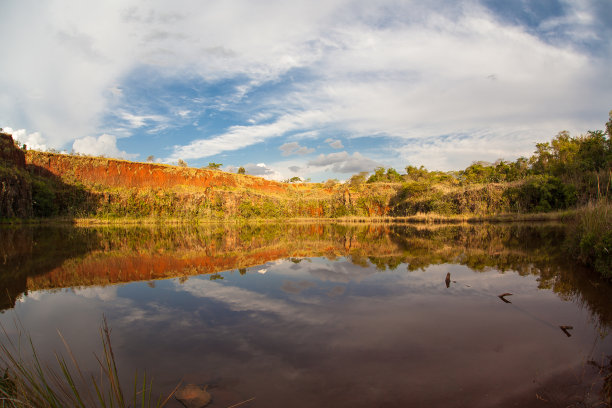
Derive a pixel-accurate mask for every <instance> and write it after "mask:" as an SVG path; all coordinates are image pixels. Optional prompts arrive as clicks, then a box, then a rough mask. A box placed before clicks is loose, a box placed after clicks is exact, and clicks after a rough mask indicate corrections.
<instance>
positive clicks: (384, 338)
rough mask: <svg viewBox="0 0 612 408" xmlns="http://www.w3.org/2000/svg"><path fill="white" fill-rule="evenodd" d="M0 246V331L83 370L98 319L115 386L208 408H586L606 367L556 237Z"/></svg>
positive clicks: (170, 233)
mask: <svg viewBox="0 0 612 408" xmlns="http://www.w3.org/2000/svg"><path fill="white" fill-rule="evenodd" d="M0 235H1V236H0V256H2V257H3V259H4V262H3V263H2V265H1V267H2V270H0V272H1V273H0V276H1V279H2V281H1V282H0V284H1V285H2V288H1V289H2V292H7V293H8V295H7V297H6V298H4V300H3V308H4V309H5V310H10V312H8V313H6V312H5V314H4V315H3V316H2V320H1V321H2V322H3V323H6V322H8V321H10V319H11V318H12V315H13V313H14V312H17V313H18V314H19V316H20V318H21V320H22V321H23V322H24V324H25V325H26V327H28V328H30V329H31V330H32V332H33V335H34V337H35V340H41V341H43V343H44V344H43V345H42V347H43V351H42V353H43V354H44V353H48V355H51V351H52V350H53V348H54V347H55V348H58V349H59V348H61V347H60V346H61V345H59V344H57V342H55V341H54V340H53V339H55V337H56V336H55V334H54V331H55V329H56V328H59V329H61V330H62V332H63V333H64V335H65V336H66V337H67V338H68V339H69V340H70V339H71V338H72V339H74V341H75V342H76V343H77V344H76V345H75V347H74V348H75V349H76V351H75V352H76V353H79V354H81V355H91V347H92V345H96V344H97V340H96V335H97V334H96V333H97V331H96V328H97V326H98V324H99V321H100V316H101V315H102V313H104V314H106V315H107V316H108V318H109V321H110V323H111V326H112V328H113V339H114V341H115V348H116V351H117V354H118V356H119V360H120V364H121V367H122V369H123V371H124V373H125V374H124V375H126V378H127V382H128V383H129V378H130V375H131V373H133V370H135V369H140V370H142V369H147V370H149V371H150V372H152V374H153V375H154V376H155V378H156V382H157V383H158V384H159V386H160V387H161V388H162V389H171V388H172V387H173V386H174V385H175V384H176V382H177V381H178V380H180V379H181V378H183V379H184V380H185V381H186V382H192V383H197V384H202V385H203V384H208V385H209V386H210V388H209V390H210V392H211V394H212V395H213V398H214V400H213V406H229V405H231V404H234V403H236V402H239V401H243V400H246V399H248V398H251V397H253V396H255V397H256V399H255V400H254V401H252V402H251V403H249V404H250V405H247V406H261V407H269V406H295V407H301V406H303V407H307V406H308V407H311V406H351V407H355V406H408V405H411V406H445V407H449V406H450V407H453V406H457V407H461V406H471V407H478V406H482V407H486V406H516V405H517V404H518V406H539V405H538V404H540V403H542V401H541V400H540V399H536V398H535V395H536V394H537V395H538V396H539V397H541V398H542V399H547V400H549V401H553V400H554V401H557V402H559V401H561V402H563V403H565V402H567V401H570V400H572V399H580V401H582V402H584V403H590V402H593V404H595V403H596V402H597V401H595V399H596V397H597V395H594V394H593V393H591V394H588V395H587V394H586V393H587V391H588V389H590V386H591V383H592V382H595V383H597V384H599V385H601V381H602V380H601V378H600V377H598V376H597V375H596V374H597V373H596V372H597V370H595V368H596V367H597V365H596V364H600V365H602V366H603V367H607V366H606V364H607V363H608V361H609V359H607V360H606V356H608V355H612V344H611V342H610V339H609V336H607V332H608V330H609V328H610V324H611V315H610V313H611V310H612V307H610V306H611V305H610V300H609V293H610V289H611V288H610V286H609V285H608V284H607V283H605V282H602V281H600V280H598V279H597V278H596V277H595V276H593V275H592V274H590V273H588V271H585V270H581V269H580V268H579V267H577V266H575V265H574V264H572V263H571V260H569V259H568V258H567V257H566V256H565V254H564V253H563V251H562V250H560V248H559V243H560V242H562V240H563V229H562V228H560V227H558V226H543V227H537V228H535V227H531V226H520V225H514V226H501V225H477V226H474V225H472V226H443V227H436V228H422V227H415V226H407V225H368V226H346V225H331V224H326V225H306V224H304V225H301V224H294V225H257V226H253V225H246V226H240V227H229V226H208V227H204V228H192V227H185V226H183V227H177V228H170V229H161V228H159V229H158V228H127V229H123V228H96V229H84V228H83V229H75V228H61V229H52V228H45V229H28V230H19V229H7V230H0ZM509 293H511V294H512V296H509V295H506V296H505V297H504V296H501V295H503V294H509ZM500 296H501V297H500ZM15 299H17V302H15ZM504 299H506V300H508V301H509V302H511V303H506V302H504V301H503V300H504ZM569 326H571V327H572V329H567V327H569ZM561 327H566V330H563V329H562V328H561ZM566 332H569V333H570V334H571V337H568V336H567V335H566V334H567V333H566ZM73 344H74V342H73ZM589 361H594V362H595V363H593V364H591V363H589ZM585 367H587V368H588V367H591V368H592V369H591V370H588V369H585ZM577 373H579V374H580V373H581V374H580V375H583V377H582V378H581V380H580V381H577V380H576V378H577V377H576V374H577ZM580 384H582V385H580ZM589 398H590V399H591V400H593V401H591V400H589Z"/></svg>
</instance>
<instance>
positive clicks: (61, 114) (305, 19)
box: [0, 0, 612, 181]
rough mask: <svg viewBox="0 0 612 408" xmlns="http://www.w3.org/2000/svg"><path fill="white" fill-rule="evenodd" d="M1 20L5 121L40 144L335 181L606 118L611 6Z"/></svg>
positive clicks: (168, 9) (456, 161)
mask: <svg viewBox="0 0 612 408" xmlns="http://www.w3.org/2000/svg"><path fill="white" fill-rule="evenodd" d="M0 15H1V16H2V22H3V24H2V26H1V28H0V30H1V31H2V33H1V35H0V50H2V55H3V57H2V63H1V64H0V126H1V127H3V128H5V129H9V130H11V131H12V132H13V134H14V135H15V137H16V138H18V139H19V140H20V141H22V142H24V143H26V144H27V145H28V146H30V147H32V148H39V149H43V150H44V149H49V148H54V149H59V150H66V151H71V150H74V151H77V152H82V153H86V154H95V155H105V156H108V157H123V158H126V159H132V160H142V161H144V160H145V159H146V158H147V156H149V155H153V156H155V158H156V160H158V161H160V162H165V163H176V162H177V161H178V160H179V159H182V160H185V161H186V162H187V163H188V164H189V165H190V166H193V167H201V166H205V165H207V164H208V163H209V162H217V163H223V164H224V168H225V169H226V170H229V171H235V169H236V168H237V167H238V166H244V167H246V168H247V172H248V173H250V174H256V175H262V176H265V177H267V178H272V179H286V178H290V177H293V176H301V177H303V178H306V177H308V178H311V179H312V180H313V181H324V180H326V179H328V178H338V179H341V180H344V179H347V178H348V177H350V175H352V174H354V173H357V172H359V171H370V170H372V169H373V168H374V167H376V166H380V165H382V166H385V167H389V166H392V167H395V168H396V169H403V168H404V167H405V166H407V165H416V166H419V165H425V166H426V167H427V168H430V169H437V170H456V169H461V168H464V167H466V166H467V165H469V164H470V163H471V162H472V161H475V160H487V161H495V160H496V159H499V158H505V159H515V158H516V157H519V156H522V155H530V154H531V153H532V152H533V150H534V146H535V143H536V142H541V141H545V140H550V139H551V138H552V137H554V136H555V135H556V134H557V133H558V132H559V131H561V130H569V131H570V132H572V133H573V134H580V133H584V132H586V131H587V130H594V129H602V128H603V125H604V123H605V122H606V121H607V118H608V112H609V111H610V109H612V70H611V69H610V66H611V63H612V41H610V38H612V2H610V1H609V0H572V1H562V0H537V1H536V0H534V1H526V0H504V1H493V0H481V1H476V0H474V1H464V2H455V1H446V0H434V1H428V2H422V1H401V0H399V1H398V0H389V1H386V0H380V1H362V0H359V1H355V0H325V1H315V0H310V1H297V0H293V1H286V0H285V1H280V0H279V1H268V0H259V1H240V0H208V1H196V0H193V1H189V0H184V1H183V0H177V1H174V2H167V1H161V0H160V1H133V0H120V1H119V0H117V1H104V2H84V1H67V0H49V1H46V2H43V3H41V2H38V1H35V0H19V1H17V0H5V1H3V2H2V3H1V4H0Z"/></svg>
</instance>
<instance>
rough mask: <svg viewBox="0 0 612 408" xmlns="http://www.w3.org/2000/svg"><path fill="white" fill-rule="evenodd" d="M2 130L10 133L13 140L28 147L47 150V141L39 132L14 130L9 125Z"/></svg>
mask: <svg viewBox="0 0 612 408" xmlns="http://www.w3.org/2000/svg"><path fill="white" fill-rule="evenodd" d="M4 132H6V133H10V134H12V135H13V140H15V141H17V142H18V143H19V144H21V145H23V144H25V145H26V146H27V148H28V149H33V150H42V151H45V150H47V142H46V140H45V138H44V137H43V136H42V135H41V134H40V132H33V133H28V132H27V131H26V130H25V129H18V130H14V129H12V128H10V127H5V128H4Z"/></svg>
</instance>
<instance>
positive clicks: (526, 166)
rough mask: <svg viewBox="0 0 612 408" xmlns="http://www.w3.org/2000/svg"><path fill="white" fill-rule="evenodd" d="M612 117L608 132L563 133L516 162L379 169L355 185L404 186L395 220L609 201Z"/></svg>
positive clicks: (540, 209) (397, 199)
mask: <svg viewBox="0 0 612 408" xmlns="http://www.w3.org/2000/svg"><path fill="white" fill-rule="evenodd" d="M611 135H612V112H610V118H609V121H608V122H607V123H606V126H605V130H596V131H589V132H587V133H586V134H585V135H581V136H577V137H573V136H571V135H570V134H569V132H567V131H563V132H560V133H559V134H558V135H557V136H556V137H555V138H554V139H552V141H550V142H546V143H538V144H537V145H536V150H535V152H534V154H533V155H532V156H531V157H529V158H526V157H520V158H518V159H517V160H515V161H505V160H501V159H500V160H498V161H497V162H495V163H486V162H474V163H473V164H472V165H470V166H468V167H467V168H465V169H464V170H460V171H450V172H441V171H430V170H427V169H426V168H424V167H423V166H421V167H418V168H417V167H415V166H407V167H406V169H405V170H406V173H405V174H400V173H398V172H397V171H396V170H395V169H393V168H387V169H385V168H384V167H379V168H377V169H376V170H375V171H374V173H373V174H371V175H370V176H369V177H367V173H359V174H356V175H354V176H353V177H351V179H350V180H349V184H351V185H358V184H360V183H364V182H365V183H401V185H402V187H401V190H400V191H399V193H398V195H397V197H395V200H394V202H393V203H392V204H393V208H394V209H393V212H394V215H413V214H416V213H427V212H436V213H439V214H445V215H451V214H464V213H489V214H490V213H500V212H543V211H551V210H562V209H566V208H569V207H572V206H575V205H584V204H586V203H588V202H591V201H594V200H597V199H605V200H608V199H609V196H610V193H611V190H612V141H611Z"/></svg>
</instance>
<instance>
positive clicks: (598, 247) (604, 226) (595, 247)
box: [567, 199, 612, 279]
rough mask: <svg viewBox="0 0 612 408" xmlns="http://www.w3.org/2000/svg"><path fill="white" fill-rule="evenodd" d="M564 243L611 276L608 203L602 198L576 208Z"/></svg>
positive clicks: (610, 207) (611, 210)
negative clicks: (574, 217)
mask: <svg viewBox="0 0 612 408" xmlns="http://www.w3.org/2000/svg"><path fill="white" fill-rule="evenodd" d="M567 244H568V247H569V249H570V251H572V253H573V254H574V256H576V257H577V258H578V259H579V260H580V261H582V262H583V263H585V264H587V265H589V266H591V267H593V268H594V269H595V270H596V271H597V272H599V273H600V274H601V275H602V276H604V277H605V278H608V279H612V203H611V202H609V201H607V200H605V199H603V200H599V201H597V202H594V203H590V204H588V205H587V206H585V207H583V208H582V209H580V210H579V211H578V212H577V215H576V219H575V221H574V224H573V225H572V226H571V228H570V232H569V235H568V239H567Z"/></svg>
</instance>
